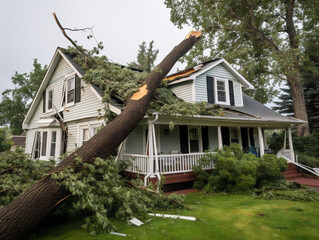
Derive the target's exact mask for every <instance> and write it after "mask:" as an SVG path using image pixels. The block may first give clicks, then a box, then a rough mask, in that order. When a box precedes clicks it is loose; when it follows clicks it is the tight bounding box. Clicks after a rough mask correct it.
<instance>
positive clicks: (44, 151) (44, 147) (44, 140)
mask: <svg viewBox="0 0 319 240" xmlns="http://www.w3.org/2000/svg"><path fill="white" fill-rule="evenodd" d="M47 137H48V132H42V150H41V156H46V154H47Z"/></svg>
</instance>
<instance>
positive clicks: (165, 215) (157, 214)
mask: <svg viewBox="0 0 319 240" xmlns="http://www.w3.org/2000/svg"><path fill="white" fill-rule="evenodd" d="M148 215H150V216H154V217H164V218H179V219H184V220H189V221H196V218H195V217H188V216H180V215H170V214H161V213H149V214H148Z"/></svg>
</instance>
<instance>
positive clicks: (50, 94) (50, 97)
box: [48, 90, 53, 110]
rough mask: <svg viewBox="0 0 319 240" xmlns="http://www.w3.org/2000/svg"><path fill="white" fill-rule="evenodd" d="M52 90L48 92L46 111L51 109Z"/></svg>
mask: <svg viewBox="0 0 319 240" xmlns="http://www.w3.org/2000/svg"><path fill="white" fill-rule="evenodd" d="M52 99H53V90H50V91H49V92H48V110H51V109H52Z"/></svg>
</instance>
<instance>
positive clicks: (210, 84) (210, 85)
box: [206, 76, 215, 103]
mask: <svg viewBox="0 0 319 240" xmlns="http://www.w3.org/2000/svg"><path fill="white" fill-rule="evenodd" d="M206 84H207V102H209V103H215V99H214V78H213V77H209V76H207V77H206Z"/></svg>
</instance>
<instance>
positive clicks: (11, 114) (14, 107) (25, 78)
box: [0, 59, 47, 135]
mask: <svg viewBox="0 0 319 240" xmlns="http://www.w3.org/2000/svg"><path fill="white" fill-rule="evenodd" d="M46 70H47V66H46V65H45V66H44V67H42V66H41V64H40V63H38V61H37V59H34V60H33V70H32V71H31V72H30V73H29V74H27V73H22V74H21V73H18V72H16V73H15V74H14V76H13V77H12V78H11V79H12V83H13V84H14V85H15V88H14V89H7V90H5V91H4V92H3V93H2V101H1V103H0V112H1V115H0V125H6V124H8V125H10V129H11V132H12V134H16V135H17V134H20V133H21V132H22V122H23V119H24V117H25V115H26V113H27V111H28V109H29V106H30V104H31V101H32V100H33V98H34V96H35V94H36V92H37V90H38V88H39V86H40V84H41V82H42V80H43V78H44V75H45V73H46Z"/></svg>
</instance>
